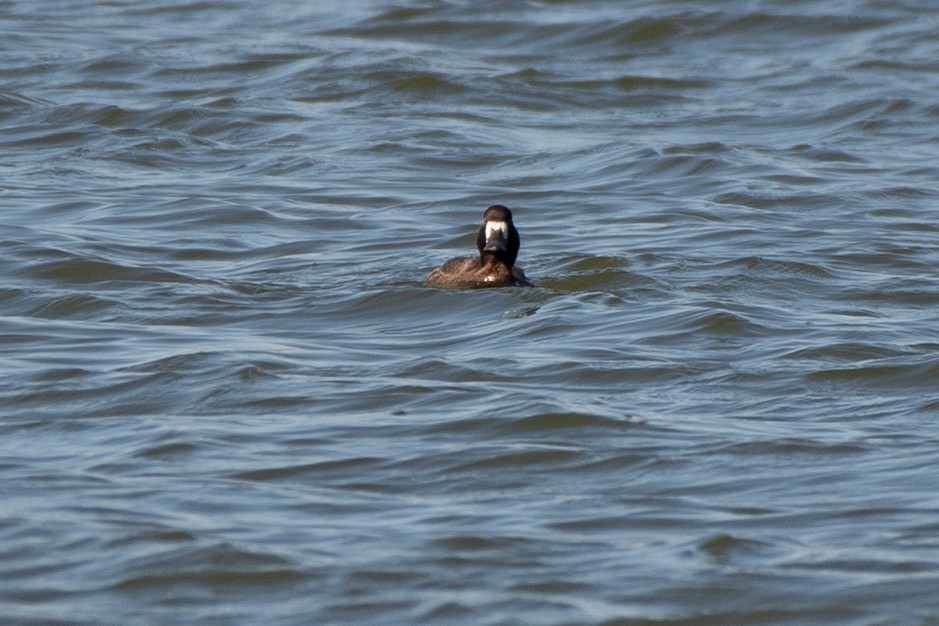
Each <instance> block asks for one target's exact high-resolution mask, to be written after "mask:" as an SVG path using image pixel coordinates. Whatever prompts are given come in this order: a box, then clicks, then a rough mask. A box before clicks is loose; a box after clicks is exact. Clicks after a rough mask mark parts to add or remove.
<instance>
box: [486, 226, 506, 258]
mask: <svg viewBox="0 0 939 626" xmlns="http://www.w3.org/2000/svg"><path fill="white" fill-rule="evenodd" d="M507 246H508V242H507V241H506V240H505V231H504V230H503V229H502V228H498V227H497V228H492V226H491V225H490V226H489V227H488V228H486V243H485V245H483V252H505V251H506V250H507V249H508V248H507Z"/></svg>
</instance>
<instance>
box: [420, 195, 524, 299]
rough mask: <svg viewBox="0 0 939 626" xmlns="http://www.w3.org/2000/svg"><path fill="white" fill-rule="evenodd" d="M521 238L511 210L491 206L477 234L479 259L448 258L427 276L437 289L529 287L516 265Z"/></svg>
mask: <svg viewBox="0 0 939 626" xmlns="http://www.w3.org/2000/svg"><path fill="white" fill-rule="evenodd" d="M520 245H521V239H520V238H519V236H518V230H517V229H516V228H515V224H514V223H512V211H510V210H509V209H508V208H507V207H505V206H502V205H501V204H494V205H492V206H491V207H489V208H488V209H486V211H485V213H483V224H482V226H480V227H479V232H478V233H477V235H476V248H477V249H478V250H479V256H464V257H456V258H453V259H450V260H449V261H447V262H446V263H444V264H443V265H441V266H440V267H437V268H434V270H433V271H432V272H431V273H430V275H429V276H428V277H427V282H428V283H429V284H430V285H433V286H436V287H455V288H462V289H476V288H480V287H508V286H521V287H531V286H532V283H531V281H529V280H528V278H527V277H526V276H525V272H523V271H522V270H521V268H519V267H516V266H515V259H516V258H517V257H518V249H519V246H520Z"/></svg>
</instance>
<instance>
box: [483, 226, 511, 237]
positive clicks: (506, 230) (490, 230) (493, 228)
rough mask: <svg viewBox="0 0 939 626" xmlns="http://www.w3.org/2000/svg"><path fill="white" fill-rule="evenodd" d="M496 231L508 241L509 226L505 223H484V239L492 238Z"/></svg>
mask: <svg viewBox="0 0 939 626" xmlns="http://www.w3.org/2000/svg"><path fill="white" fill-rule="evenodd" d="M497 230H501V231H502V236H503V237H504V238H505V239H506V240H508V238H509V226H508V224H506V223H505V222H486V239H489V238H490V237H492V233H493V232H495V231H497Z"/></svg>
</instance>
